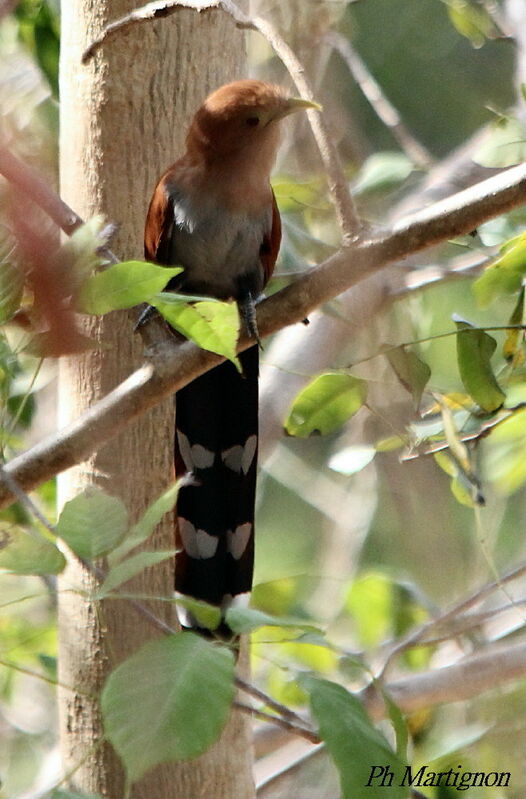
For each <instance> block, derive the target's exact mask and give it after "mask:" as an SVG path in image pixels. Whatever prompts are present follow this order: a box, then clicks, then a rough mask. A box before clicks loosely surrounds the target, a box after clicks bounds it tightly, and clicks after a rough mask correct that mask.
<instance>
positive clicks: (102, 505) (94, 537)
mask: <svg viewBox="0 0 526 799" xmlns="http://www.w3.org/2000/svg"><path fill="white" fill-rule="evenodd" d="M127 525H128V514H127V511H126V508H125V507H124V504H123V503H122V501H121V500H120V499H118V498H117V497H111V496H109V495H108V494H106V493H105V492H104V491H102V489H100V488H89V489H87V490H86V491H84V492H83V493H82V494H79V495H78V496H77V497H75V498H74V499H72V500H71V501H70V502H67V503H66V504H65V505H64V508H63V510H62V513H61V514H60V517H59V520H58V522H57V526H56V533H57V535H58V536H59V537H60V538H62V540H63V541H65V542H66V544H67V545H68V546H69V547H70V549H72V550H73V552H74V553H75V555H78V556H79V557H80V558H87V559H91V558H98V557H100V556H101V555H106V554H107V553H108V552H111V550H112V549H114V548H115V547H116V546H117V545H118V544H119V543H120V541H121V540H122V538H123V536H124V534H125V533H126V529H127Z"/></svg>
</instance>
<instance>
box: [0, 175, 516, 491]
mask: <svg viewBox="0 0 526 799" xmlns="http://www.w3.org/2000/svg"><path fill="white" fill-rule="evenodd" d="M523 203H526V165H521V166H518V167H513V168H512V169H508V170H506V171H505V172H502V173H500V174H499V175H496V176H494V177H492V178H489V179H488V180H486V181H483V182H482V183H479V184H477V185H475V186H472V187H471V188H469V189H466V190H465V191H462V192H460V193H459V194H456V195H453V196H452V197H449V198H447V199H446V200H443V201H441V202H439V203H436V204H435V205H432V206H430V207H429V208H426V209H424V210H423V211H420V212H418V213H416V214H413V215H411V216H408V217H406V218H404V219H402V220H400V221H399V222H397V223H396V224H395V225H394V226H393V227H392V228H391V229H390V230H386V231H384V232H381V233H378V234H377V235H375V236H371V237H370V238H362V239H361V240H359V241H358V242H356V243H354V244H352V245H349V246H346V247H343V248H342V249H341V250H339V251H338V252H337V253H336V254H335V255H333V256H331V257H330V258H328V259H327V260H326V261H324V262H323V263H322V264H320V265H319V266H318V267H316V268H314V269H312V270H310V271H309V272H308V273H307V274H305V275H304V276H303V277H302V278H300V279H299V280H298V281H296V282H295V283H293V284H291V285H289V286H287V287H286V288H284V289H282V290H281V291H279V292H277V293H276V294H274V295H273V296H272V297H270V298H269V299H267V300H265V301H264V302H262V303H261V305H260V306H259V308H258V327H259V331H260V334H261V335H262V336H268V335H270V334H271V333H275V332H276V331H278V330H280V329H282V328H283V327H285V326H286V325H289V324H293V323H295V322H301V321H302V320H303V319H304V318H305V317H306V316H308V314H309V313H311V312H312V311H313V310H314V309H315V308H317V307H318V306H319V305H321V304H322V303H324V302H327V301H328V300H330V299H332V298H333V297H335V296H337V295H338V294H340V293H341V292H342V291H345V290H346V289H348V288H350V287H351V286H354V285H355V284H356V283H358V282H359V281H360V280H362V279H363V278H365V277H366V276H368V275H370V274H373V273H374V272H376V271H378V270H379V269H381V268H382V267H383V266H385V265H386V264H389V263H392V262H393V261H397V260H400V259H401V258H404V257H407V256H409V255H411V254H413V253H415V252H418V251H419V250H422V249H424V248H426V247H430V246H432V245H433V244H437V243H439V242H441V241H445V240H447V239H450V238H452V237H455V236H459V235H462V234H465V233H468V232H470V231H472V230H473V229H475V228H476V227H477V226H478V225H480V224H481V223H482V222H484V221H486V220H487V219H491V218H493V217H495V216H498V215H500V214H503V213H505V212H506V211H509V210H510V209H512V208H515V207H516V206H518V205H521V204H523ZM252 343H253V342H252V341H251V340H250V339H248V338H247V337H243V338H242V339H241V340H240V343H239V350H240V351H242V350H244V349H246V348H247V347H249V346H250V345H251V344H252ZM221 360H222V359H221V358H220V357H219V356H217V355H214V354H213V353H211V352H206V351H205V350H201V349H199V347H197V346H196V345H195V344H192V343H191V342H185V343H183V344H182V345H180V346H175V345H172V344H171V343H170V342H164V343H162V344H160V345H159V346H158V348H157V350H156V351H155V352H154V353H153V354H152V355H151V357H150V359H149V362H147V363H146V364H145V365H144V366H142V367H141V368H140V369H138V370H137V371H136V372H134V374H132V375H131V376H130V377H129V378H128V379H127V380H125V381H124V382H123V383H121V385H119V386H117V388H115V389H114V390H113V391H112V392H110V393H109V394H108V395H107V396H106V397H104V398H103V399H102V400H100V402H98V403H96V404H95V405H94V406H92V407H91V408H90V409H89V410H88V411H87V412H86V413H85V414H83V415H82V416H81V417H80V418H79V419H77V420H76V421H75V422H73V423H72V424H71V425H69V426H68V427H67V428H65V429H64V430H62V431H60V432H59V433H58V434H56V435H53V436H50V437H48V438H46V439H44V440H43V441H41V442H40V443H39V444H37V445H36V446H35V447H33V448H32V449H30V450H29V451H28V452H26V453H23V454H21V455H19V456H18V457H16V458H14V459H13V460H12V461H11V462H10V463H9V464H8V465H7V466H6V469H7V471H8V473H9V474H10V475H11V476H12V477H13V478H14V479H16V481H17V482H18V484H19V485H20V486H21V487H22V488H23V489H25V490H29V489H31V488H34V487H35V486H36V485H38V484H39V483H41V482H43V481H45V480H47V479H49V478H50V477H52V476H54V475H55V474H57V473H58V472H60V471H63V470H65V469H68V468H69V467H71V466H73V465H75V464H76V463H80V462H81V461H83V460H85V458H86V457H87V456H88V455H90V454H91V453H92V452H94V451H95V450H96V449H97V448H98V447H99V446H100V444H101V443H103V442H105V441H107V440H109V439H111V438H112V437H113V436H114V435H116V434H117V433H118V432H120V431H121V430H122V429H123V428H124V427H125V426H126V425H128V424H129V423H130V422H131V421H132V420H133V419H135V418H136V417H138V416H139V415H140V414H142V413H144V412H145V411H147V410H148V409H149V408H151V407H153V406H154V405H155V404H157V403H158V402H160V401H161V400H162V399H163V398H164V397H165V396H167V395H170V394H172V393H173V392H175V391H177V390H178V389H180V388H182V387H183V386H185V385H186V384H187V383H189V382H190V381H191V380H193V379H194V378H196V377H198V376H199V375H200V374H203V373H204V372H206V371H207V370H208V369H211V368H212V367H213V366H215V365H217V364H218V363H220V362H221ZM12 499H13V497H12V494H11V492H10V491H9V490H8V488H7V487H6V486H3V487H1V488H0V506H5V505H6V504H8V503H9V502H11V501H12Z"/></svg>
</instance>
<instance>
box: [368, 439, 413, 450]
mask: <svg viewBox="0 0 526 799" xmlns="http://www.w3.org/2000/svg"><path fill="white" fill-rule="evenodd" d="M405 444H407V441H405V440H404V439H403V438H401V437H400V436H388V437H387V438H381V439H380V441H377V442H376V444H375V445H374V447H375V449H376V451H377V452H394V451H395V450H397V449H400V447H403V446H405Z"/></svg>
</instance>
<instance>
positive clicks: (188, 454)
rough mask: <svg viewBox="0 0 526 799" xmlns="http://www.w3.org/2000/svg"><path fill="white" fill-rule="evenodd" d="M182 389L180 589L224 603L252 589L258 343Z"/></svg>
mask: <svg viewBox="0 0 526 799" xmlns="http://www.w3.org/2000/svg"><path fill="white" fill-rule="evenodd" d="M240 360H241V365H242V369H243V372H242V374H240V373H239V372H238V371H237V369H236V368H235V366H234V365H233V364H232V363H230V362H228V361H227V362H225V363H222V364H220V365H219V366H216V367H215V368H214V369H212V370H211V371H209V372H207V373H206V374H204V375H202V376H201V377H199V378H197V379H196V380H194V381H193V382H192V383H190V384H189V385H187V386H185V387H184V388H183V389H181V390H180V391H178V392H177V394H176V398H175V403H176V426H177V432H176V438H175V466H176V473H177V475H178V476H180V475H182V474H184V473H186V472H191V473H192V475H193V480H192V481H191V482H190V484H188V485H185V486H184V487H182V488H181V489H180V492H179V497H178V500H177V539H178V540H177V544H178V548H179V549H180V551H179V553H178V555H177V562H176V579H175V587H176V590H177V591H178V592H179V593H181V594H183V595H187V596H191V597H194V598H196V599H201V600H204V601H205V602H209V603H211V604H214V605H218V606H220V607H223V608H224V607H225V606H227V605H228V604H229V601H230V600H231V599H232V597H235V596H236V595H238V594H243V593H246V592H248V591H250V589H251V587H252V572H253V560H254V503H255V491H256V470H257V444H258V438H257V436H258V369H259V353H258V348H257V346H254V347H251V348H250V349H248V350H246V351H245V352H243V353H241V355H240Z"/></svg>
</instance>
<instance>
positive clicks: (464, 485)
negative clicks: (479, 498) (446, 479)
mask: <svg viewBox="0 0 526 799" xmlns="http://www.w3.org/2000/svg"><path fill="white" fill-rule="evenodd" d="M450 485H451V493H452V494H453V496H454V497H455V499H456V500H457V502H459V503H460V504H461V505H465V506H466V507H467V508H474V507H475V505H476V504H479V505H483V504H484V503H483V502H478V503H477V502H476V501H475V499H474V494H473V486H472V484H471V483H469V482H468V481H467V480H466V479H463V474H462V472H461V471H459V472H458V474H457V476H456V477H453V478H452V480H451V484H450Z"/></svg>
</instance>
